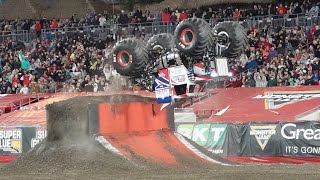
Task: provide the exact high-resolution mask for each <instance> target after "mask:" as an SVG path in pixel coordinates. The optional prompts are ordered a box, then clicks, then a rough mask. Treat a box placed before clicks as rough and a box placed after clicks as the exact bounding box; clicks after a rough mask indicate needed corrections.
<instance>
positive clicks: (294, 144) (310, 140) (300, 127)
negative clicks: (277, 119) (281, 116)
mask: <svg viewBox="0 0 320 180" xmlns="http://www.w3.org/2000/svg"><path fill="white" fill-rule="evenodd" d="M279 136H280V137H281V138H282V142H281V144H280V147H281V149H282V151H283V155H285V156H320V123H314V122H303V123H281V130H280V132H279Z"/></svg>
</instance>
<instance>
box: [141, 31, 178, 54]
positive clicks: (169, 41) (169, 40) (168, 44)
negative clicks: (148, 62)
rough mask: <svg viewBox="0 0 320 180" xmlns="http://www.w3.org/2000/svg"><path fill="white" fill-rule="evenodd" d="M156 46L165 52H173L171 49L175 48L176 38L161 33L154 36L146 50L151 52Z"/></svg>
mask: <svg viewBox="0 0 320 180" xmlns="http://www.w3.org/2000/svg"><path fill="white" fill-rule="evenodd" d="M156 45H159V46H161V47H162V48H164V50H165V52H168V51H171V49H172V48H174V36H173V35H172V34H170V33H161V34H157V35H154V36H152V37H151V38H150V40H149V41H148V42H147V45H146V48H147V50H148V51H150V50H152V49H153V47H154V46H156Z"/></svg>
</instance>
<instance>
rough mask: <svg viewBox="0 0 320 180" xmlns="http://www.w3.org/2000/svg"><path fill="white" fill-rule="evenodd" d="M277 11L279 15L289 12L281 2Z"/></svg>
mask: <svg viewBox="0 0 320 180" xmlns="http://www.w3.org/2000/svg"><path fill="white" fill-rule="evenodd" d="M277 11H278V14H279V15H284V14H287V9H286V8H285V7H284V6H283V4H280V6H279V7H278V9H277Z"/></svg>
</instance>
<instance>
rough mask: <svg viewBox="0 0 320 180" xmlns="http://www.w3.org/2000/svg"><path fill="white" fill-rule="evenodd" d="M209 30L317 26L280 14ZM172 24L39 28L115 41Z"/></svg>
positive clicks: (1, 36)
mask: <svg viewBox="0 0 320 180" xmlns="http://www.w3.org/2000/svg"><path fill="white" fill-rule="evenodd" d="M207 21H208V22H209V23H210V25H211V26H212V27H214V26H215V25H216V24H217V23H219V22H224V21H238V22H239V23H240V24H241V25H242V26H243V27H244V28H251V27H255V28H256V29H261V28H264V27H266V26H270V27H285V28H293V27H295V26H301V27H309V26H311V25H313V24H320V16H305V15H303V16H302V15H284V16H263V17H262V16H261V17H260V16H258V17H250V18H238V19H237V18H223V19H210V20H207ZM175 27H176V25H175V24H171V23H169V24H163V23H162V22H149V23H144V24H127V25H121V24H113V25H108V26H104V27H101V26H82V27H66V28H58V29H55V30H52V29H43V30H42V32H41V37H42V38H59V37H61V36H65V35H69V36H70V35H87V36H90V37H93V38H96V39H105V38H106V37H108V36H114V37H116V38H117V40H119V39H121V38H124V37H132V36H141V35H145V34H159V33H173V32H174V30H175ZM8 38H11V39H13V40H18V41H23V42H30V41H32V40H33V39H34V38H36V34H35V32H34V31H6V32H0V42H3V41H4V40H6V39H8Z"/></svg>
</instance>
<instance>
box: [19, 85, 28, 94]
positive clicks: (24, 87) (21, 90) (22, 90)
mask: <svg viewBox="0 0 320 180" xmlns="http://www.w3.org/2000/svg"><path fill="white" fill-rule="evenodd" d="M28 93H29V88H28V87H27V86H26V85H24V86H23V88H21V89H20V94H28Z"/></svg>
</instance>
